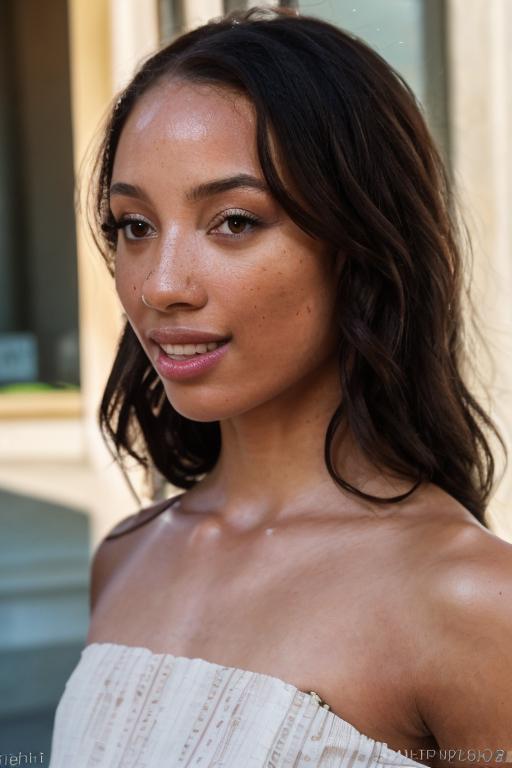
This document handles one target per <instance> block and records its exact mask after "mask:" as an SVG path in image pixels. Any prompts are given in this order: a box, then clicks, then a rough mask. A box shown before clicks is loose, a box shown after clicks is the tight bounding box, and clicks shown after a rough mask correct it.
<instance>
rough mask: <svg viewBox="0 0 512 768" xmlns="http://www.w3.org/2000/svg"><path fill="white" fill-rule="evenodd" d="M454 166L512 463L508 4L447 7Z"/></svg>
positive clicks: (504, 506) (507, 482)
mask: <svg viewBox="0 0 512 768" xmlns="http://www.w3.org/2000/svg"><path fill="white" fill-rule="evenodd" d="M448 23H449V24H448V71H449V74H450V80H449V104H450V123H451V136H452V164H453V168H454V171H455V179H456V183H457V188H458V192H459V197H460V200H461V203H462V209H463V215H464V218H465V220H466V222H467V224H468V226H469V229H470V233H471V237H472V242H473V249H474V271H473V298H474V302H475V305H476V307H477V309H478V312H479V317H478V322H479V326H480V328H481V331H482V334H483V336H484V337H485V339H486V341H487V343H488V346H489V352H490V353H491V359H490V360H489V359H488V358H487V357H486V355H485V354H484V352H483V351H482V350H480V352H479V355H478V358H479V359H478V363H479V366H480V368H481V369H482V371H483V374H484V376H485V380H486V382H487V385H488V387H489V391H490V394H491V398H492V399H491V407H492V414H493V416H494V418H495V420H496V421H497V422H498V425H499V426H500V427H501V429H502V431H503V433H504V435H505V437H506V438H507V440H508V444H509V450H510V451H511V463H512V311H511V308H512V302H511V297H512V228H511V218H512V213H511V212H512V145H511V140H510V137H511V136H512V3H510V0H492V2H491V3H487V2H484V1H483V0H449V2H448ZM511 486H512V483H511V473H510V472H507V474H506V476H505V478H504V480H503V482H502V484H501V486H500V487H499V488H498V491H497V493H496V495H495V497H494V499H493V500H492V502H491V507H490V509H491V514H492V516H493V519H494V527H495V530H496V531H497V532H498V533H499V534H501V535H502V536H503V537H504V538H508V539H509V540H511V541H512V495H511V490H512V487H511Z"/></svg>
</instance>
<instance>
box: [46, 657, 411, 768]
mask: <svg viewBox="0 0 512 768" xmlns="http://www.w3.org/2000/svg"><path fill="white" fill-rule="evenodd" d="M93 766H94V768H192V766H194V768H198V767H199V768H377V767H378V768H388V767H391V766H411V767H412V766H419V767H420V768H425V764H424V763H418V762H416V761H415V760H412V759H411V758H410V757H408V756H407V755H405V754H402V753H400V752H397V751H394V750H392V749H390V748H389V747H388V746H387V744H385V743H382V742H377V741H374V739H371V738H369V737H368V736H365V735H364V734H362V733H360V732H359V731H358V730H356V728H355V727H354V726H353V725H351V724H350V723H348V722H346V721H345V720H342V719H341V718H340V717H338V716H337V715H336V714H334V712H332V711H330V709H328V708H326V707H324V706H322V704H321V700H320V701H319V700H318V698H317V697H316V696H315V695H313V694H312V693H306V692H304V691H300V690H299V689H297V688H296V687H295V686H294V685H292V684H291V683H287V682H285V681H284V680H280V679H279V678H276V677H273V676H271V675H266V674H262V673H260V672H253V671H249V670H247V669H239V668H238V667H226V666H223V665H220V664H216V663H214V662H211V661H206V660H205V659H199V658H196V659H192V658H188V657H180V656H173V655H171V654H167V653H154V652H153V651H151V650H149V649H148V648H141V647H136V646H127V645H121V644H118V643H91V644H90V645H86V646H85V648H84V649H83V650H82V653H81V656H80V660H79V662H78V664H77V666H76V667H75V669H74V670H73V672H72V673H71V675H70V677H69V679H68V681H67V683H66V685H65V688H64V692H63V694H62V696H61V698H60V700H59V703H58V706H57V709H56V712H55V719H54V728H53V735H52V746H51V756H50V768H93Z"/></svg>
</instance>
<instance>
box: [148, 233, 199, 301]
mask: <svg viewBox="0 0 512 768" xmlns="http://www.w3.org/2000/svg"><path fill="white" fill-rule="evenodd" d="M152 251H153V253H152V256H153V258H152V260H151V268H150V270H149V272H148V273H147V274H146V277H145V278H144V281H143V283H142V290H141V299H142V302H143V303H144V304H145V306H147V307H148V308H150V309H155V310H157V311H160V312H168V311H169V310H170V309H172V308H173V307H175V306H179V307H181V308H191V309H193V308H197V307H201V306H203V305H204V304H205V303H206V301H207V295H206V290H205V285H204V280H203V279H201V280H200V279H199V275H198V269H199V261H200V260H199V259H198V258H197V255H198V254H197V253H194V252H193V251H192V247H191V243H190V241H189V242H188V243H186V242H185V240H184V239H183V238H179V237H177V236H176V235H175V236H174V237H172V239H171V238H169V239H168V240H167V242H165V243H163V244H162V246H160V247H159V246H158V245H157V246H156V247H155V248H154V249H152Z"/></svg>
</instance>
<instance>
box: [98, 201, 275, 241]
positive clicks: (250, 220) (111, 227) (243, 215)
mask: <svg viewBox="0 0 512 768" xmlns="http://www.w3.org/2000/svg"><path fill="white" fill-rule="evenodd" d="M230 219H238V220H239V221H242V222H244V223H247V224H251V225H252V226H251V228H250V230H249V231H252V230H254V229H255V228H256V227H258V226H260V224H261V222H260V219H258V217H257V216H254V215H253V214H249V213H247V212H246V211H242V210H239V209H238V208H233V209H231V210H230V211H226V212H225V213H224V214H222V219H221V220H220V221H218V222H217V223H216V224H214V225H213V226H214V228H216V227H219V226H222V224H224V223H225V222H226V221H229V220H230ZM136 222H141V223H142V224H147V225H148V226H151V225H150V224H149V223H148V222H147V221H146V220H145V219H143V218H141V217H139V216H123V217H122V218H121V219H119V221H116V220H115V219H114V218H112V222H111V223H110V224H109V223H107V224H103V225H102V229H103V231H104V232H107V233H110V234H111V235H112V234H113V233H114V232H115V231H116V230H124V229H126V228H127V227H129V226H130V224H134V223H136ZM123 234H124V237H125V239H126V240H127V241H128V242H130V243H133V242H137V240H145V239H146V238H145V237H127V235H126V233H125V232H123ZM246 234H247V232H245V231H244V232H240V233H239V234H233V233H231V234H229V235H227V234H223V235H221V236H222V237H227V238H228V239H229V240H239V239H240V238H241V237H244V236H245V235H246Z"/></svg>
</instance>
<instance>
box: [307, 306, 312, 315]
mask: <svg viewBox="0 0 512 768" xmlns="http://www.w3.org/2000/svg"><path fill="white" fill-rule="evenodd" d="M306 309H307V311H308V312H309V313H310V314H311V307H310V306H309V304H306Z"/></svg>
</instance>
